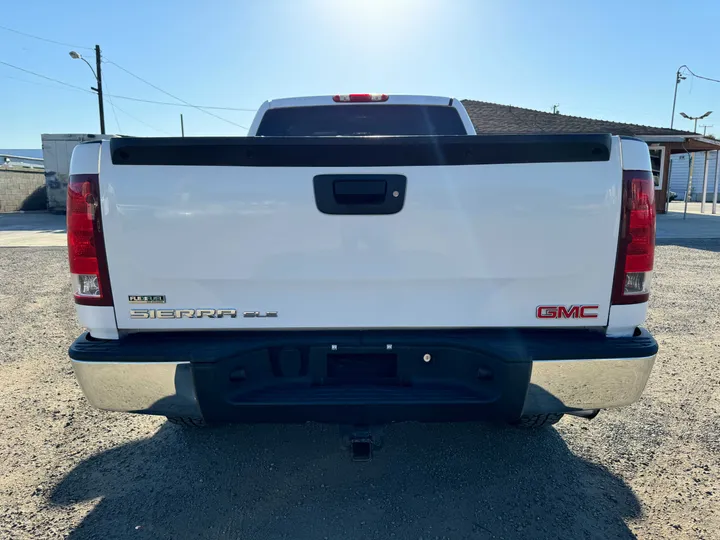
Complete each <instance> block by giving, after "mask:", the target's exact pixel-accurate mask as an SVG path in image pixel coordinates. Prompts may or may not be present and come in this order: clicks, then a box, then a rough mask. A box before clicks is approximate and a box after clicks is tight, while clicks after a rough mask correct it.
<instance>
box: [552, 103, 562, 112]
mask: <svg viewBox="0 0 720 540" xmlns="http://www.w3.org/2000/svg"><path fill="white" fill-rule="evenodd" d="M552 113H553V114H560V104H559V103H557V104H555V105H553V111H552Z"/></svg>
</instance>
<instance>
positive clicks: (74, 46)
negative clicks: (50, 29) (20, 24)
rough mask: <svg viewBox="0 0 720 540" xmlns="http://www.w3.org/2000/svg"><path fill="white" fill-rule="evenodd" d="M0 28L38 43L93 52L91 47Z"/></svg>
mask: <svg viewBox="0 0 720 540" xmlns="http://www.w3.org/2000/svg"><path fill="white" fill-rule="evenodd" d="M0 28H1V29H3V30H7V31H8V32H12V33H14V34H19V35H21V36H25V37H29V38H32V39H37V40H40V41H46V42H48V43H52V44H54V45H62V46H63V47H70V48H71V49H85V50H87V51H92V50H93V48H92V47H83V46H82V45H71V44H70V43H63V42H62V41H55V40H52V39H47V38H44V37H40V36H34V35H32V34H26V33H25V32H21V31H20V30H14V29H12V28H8V27H7V26H2V25H0Z"/></svg>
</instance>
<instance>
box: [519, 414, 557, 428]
mask: <svg viewBox="0 0 720 540" xmlns="http://www.w3.org/2000/svg"><path fill="white" fill-rule="evenodd" d="M562 417H563V414H562V413H550V414H531V415H529V416H521V417H520V420H518V421H517V422H514V423H513V425H514V426H515V427H519V428H523V429H536V428H542V427H545V426H552V425H553V424H557V423H558V422H559V421H560V419H561V418H562Z"/></svg>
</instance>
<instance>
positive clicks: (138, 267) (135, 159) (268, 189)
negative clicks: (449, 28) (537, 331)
mask: <svg viewBox="0 0 720 540" xmlns="http://www.w3.org/2000/svg"><path fill="white" fill-rule="evenodd" d="M621 169H622V166H621V157H620V142H619V139H618V138H611V137H609V136H598V135H592V136H581V135H578V136H537V137H534V136H505V137H439V138H431V137H416V138H408V137H398V138H387V139H385V138H363V139H353V138H349V139H329V140H323V139H300V140H294V139H284V140H273V139H262V138H254V139H253V138H248V139H242V138H237V139H155V140H152V139H113V140H112V141H111V142H110V143H103V144H102V150H101V156H100V194H101V197H102V205H101V206H102V211H103V215H102V220H103V229H104V237H105V245H106V249H107V259H108V267H109V274H110V282H111V287H112V294H113V298H114V305H115V315H116V319H117V323H118V328H120V329H128V330H159V329H164V330H167V329H173V330H188V329H262V328H286V329H299V328H326V329H327V328H411V327H412V328H423V327H427V328H431V327H551V326H554V327H557V326H562V327H573V326H575V327H576V326H586V327H587V326H605V325H606V324H607V320H608V313H609V303H610V295H611V288H612V281H613V273H614V264H615V256H616V250H617V238H618V227H619V220H620V206H621V205H620V199H621V191H622V190H621V177H622V174H621ZM318 177H320V178H322V177H325V178H329V180H327V181H328V182H330V185H333V186H335V187H333V188H332V189H331V193H332V196H336V197H338V198H339V199H338V200H341V199H342V197H343V194H344V191H343V190H344V189H346V188H348V186H349V188H348V189H350V191H351V192H353V193H351V194H354V196H356V199H355V201H356V202H358V201H359V202H360V203H363V204H365V203H367V205H368V207H371V206H372V205H373V204H375V203H377V201H376V200H375V199H374V197H376V196H378V193H379V191H378V193H375V191H376V190H380V191H382V189H383V187H382V186H383V185H384V186H385V189H387V190H388V191H387V193H385V194H384V197H386V198H387V202H388V204H390V205H391V206H392V205H393V204H394V205H395V206H394V207H393V209H394V211H392V212H381V213H376V214H367V213H365V212H362V211H361V212H360V213H355V214H353V213H352V212H341V213H324V212H326V211H327V209H324V211H321V210H320V209H319V204H320V203H321V202H322V201H320V200H319V199H320V198H322V197H321V195H322V194H321V193H319V192H318V191H317V190H318V189H319V188H318V182H322V180H318ZM345 180H347V181H348V182H350V183H342V182H344V181H345ZM395 180H398V181H400V184H397V186H398V187H394V186H395V184H393V182H394V181H395ZM336 182H337V183H336ZM364 182H365V183H364ZM366 182H370V183H369V184H368V183H366ZM373 182H374V183H373ZM382 182H385V184H382ZM388 182H389V183H388ZM343 186H344V187H343ZM358 186H360V187H361V188H363V189H364V187H363V186H367V188H368V189H369V192H367V193H365V195H363V194H358V193H355V192H357V191H358ZM388 186H389V187H388ZM332 190H334V191H332ZM361 191H362V190H361ZM395 192H397V196H395V195H394V193H395ZM357 197H359V198H357ZM363 197H365V198H363ZM393 198H395V199H397V200H395V201H394V202H393V201H392V199H393ZM341 202H342V201H341ZM320 206H322V205H321V204H320ZM340 206H341V207H342V208H345V209H346V210H347V208H349V206H353V205H352V204H350V205H349V206H348V205H345V206H343V205H340ZM361 206H362V205H361ZM152 297H156V298H152ZM157 297H163V298H157ZM145 302H149V303H145ZM577 305H590V306H597V308H596V309H592V310H589V311H588V313H593V314H595V313H596V314H597V317H595V318H573V317H566V318H563V319H555V318H538V313H537V308H538V306H565V307H566V308H567V309H568V310H571V307H572V306H577ZM217 309H223V310H237V316H231V315H229V314H226V315H225V316H223V317H217V316H214V317H213V316H209V315H208V314H209V313H211V312H210V311H206V312H205V315H203V314H202V313H199V312H198V311H197V310H217ZM131 310H166V311H163V313H162V315H161V316H156V315H159V314H158V313H157V312H155V313H153V315H152V316H148V317H146V318H142V319H139V318H136V317H137V313H136V314H135V317H133V316H131ZM175 310H177V311H175ZM268 315H269V316H268Z"/></svg>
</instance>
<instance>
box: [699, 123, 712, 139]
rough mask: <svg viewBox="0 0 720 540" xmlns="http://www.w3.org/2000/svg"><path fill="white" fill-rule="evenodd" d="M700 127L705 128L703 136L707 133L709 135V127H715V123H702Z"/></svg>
mask: <svg viewBox="0 0 720 540" xmlns="http://www.w3.org/2000/svg"><path fill="white" fill-rule="evenodd" d="M700 127H701V128H703V137H704V136H705V135H707V128H709V127H715V124H710V125H708V124H702V125H701V126H700Z"/></svg>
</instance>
